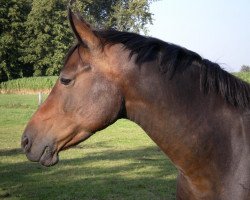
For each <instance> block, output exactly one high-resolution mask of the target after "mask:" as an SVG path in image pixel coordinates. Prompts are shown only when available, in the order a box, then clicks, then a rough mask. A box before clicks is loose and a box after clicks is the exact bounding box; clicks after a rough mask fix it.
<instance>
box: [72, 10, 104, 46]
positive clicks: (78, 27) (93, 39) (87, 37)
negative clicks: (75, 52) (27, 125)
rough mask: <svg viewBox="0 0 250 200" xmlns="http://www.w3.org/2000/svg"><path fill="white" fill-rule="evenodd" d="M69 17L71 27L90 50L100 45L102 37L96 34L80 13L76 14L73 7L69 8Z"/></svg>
mask: <svg viewBox="0 0 250 200" xmlns="http://www.w3.org/2000/svg"><path fill="white" fill-rule="evenodd" d="M68 17H69V21H70V25H71V28H72V30H73V31H74V33H75V36H76V38H77V39H78V41H80V42H82V43H83V44H84V45H85V46H86V47H87V48H89V49H90V50H94V49H96V48H98V47H99V46H100V44H101V42H100V39H99V38H98V37H97V36H96V35H95V34H94V32H93V31H92V29H91V27H90V25H89V24H88V23H87V22H85V21H84V20H83V19H82V17H81V16H80V15H79V14H74V13H73V12H72V11H71V9H69V10H68Z"/></svg>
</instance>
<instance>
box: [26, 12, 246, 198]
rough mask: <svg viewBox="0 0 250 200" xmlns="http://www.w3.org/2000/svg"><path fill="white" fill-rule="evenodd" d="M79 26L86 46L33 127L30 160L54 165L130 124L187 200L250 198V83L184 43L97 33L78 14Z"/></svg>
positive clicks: (74, 22)
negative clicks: (63, 154) (152, 146)
mask: <svg viewBox="0 0 250 200" xmlns="http://www.w3.org/2000/svg"><path fill="white" fill-rule="evenodd" d="M70 22H71V26H72V29H73V31H74V32H75V34H76V37H77V38H78V40H79V43H78V44H77V45H76V46H74V48H72V50H71V51H70V53H69V54H68V56H67V59H66V61H65V65H64V68H63V69H62V72H61V75H60V78H59V80H58V81H57V83H56V85H55V86H54V88H53V90H52V92H51V94H50V95H49V97H48V99H47V100H46V102H45V103H44V104H43V105H42V106H41V107H40V108H39V109H38V111H37V112H36V113H35V114H34V115H33V117H32V119H31V120H30V122H29V123H28V125H27V127H26V129H25V131H24V135H23V137H22V147H23V148H24V150H25V152H26V155H27V157H28V158H29V159H30V160H32V161H39V162H40V163H41V164H43V165H46V166H50V165H54V164H56V163H57V161H58V152H59V151H60V150H62V149H66V148H69V147H70V146H72V145H75V144H77V143H79V142H82V141H84V140H86V139H87V138H88V137H90V136H91V135H92V134H93V133H95V132H96V131H98V130H101V129H103V128H105V127H107V126H108V125H110V124H112V123H113V122H115V121H116V120H117V119H119V118H127V119H130V120H132V121H134V122H135V123H137V124H138V125H140V126H141V127H142V128H143V129H144V130H145V132H146V133H147V134H148V135H149V137H150V138H151V139H152V140H153V141H154V142H155V143H156V144H157V145H158V146H159V147H160V148H161V149H162V151H163V152H164V153H165V154H166V155H167V156H168V157H169V158H170V159H171V161H172V162H173V163H174V165H175V166H176V167H177V169H178V171H179V175H178V180H177V199H179V200H181V199H184V200H188V199H192V200H195V199H207V200H210V199H211V200H214V199H221V200H228V199H234V200H248V199H250V156H249V154H250V152H249V151H250V112H249V105H250V104H249V101H250V87H249V85H247V84H246V83H244V82H242V81H240V80H237V79H236V78H234V77H233V76H232V75H229V74H228V73H226V72H224V71H223V70H221V69H220V68H219V67H218V66H217V65H214V64H212V63H209V62H208V61H204V60H202V59H201V58H200V57H199V56H198V55H197V54H193V53H192V52H189V51H187V50H185V49H181V48H180V47H175V46H171V45H169V46H167V44H165V43H163V42H161V41H158V40H155V39H152V38H143V37H142V36H139V35H135V34H128V33H122V32H112V31H111V32H109V33H108V32H107V33H105V32H93V31H92V30H91V28H90V27H89V26H88V25H86V23H85V22H83V21H82V20H80V19H79V18H77V17H76V16H75V15H73V14H72V13H71V12H70ZM105 34H106V35H105ZM119 38H120V39H119ZM140 40H142V41H141V42H140ZM131 41H132V42H131ZM147 42H148V43H149V44H148V45H147V44H146V43H147ZM147 49H148V50H147ZM176 52H177V54H176ZM169 57H171V59H170V58H169ZM172 57H174V58H175V59H172ZM180 60H184V61H183V62H180ZM164 63H165V65H164ZM164 67H165V68H164ZM209 67H210V68H212V69H213V70H211V69H210V68H209ZM230 82H232V83H230ZM239 89H242V91H238V93H237V95H235V94H234V92H236V91H237V90H239ZM241 93H244V95H241Z"/></svg>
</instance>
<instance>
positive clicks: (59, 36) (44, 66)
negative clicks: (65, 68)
mask: <svg viewBox="0 0 250 200" xmlns="http://www.w3.org/2000/svg"><path fill="white" fill-rule="evenodd" d="M72 41H73V38H72V34H71V31H70V29H69V25H68V20H67V3H66V1H62V0H33V3H32V10H31V12H30V13H29V15H28V19H27V22H26V36H25V42H24V44H23V49H24V51H23V53H24V56H23V57H22V60H23V61H24V62H25V63H31V64H32V65H33V66H34V75H35V76H41V75H54V74H57V73H58V71H59V69H60V67H61V64H62V60H63V56H64V54H65V52H66V50H67V49H68V48H69V46H70V44H71V43H72Z"/></svg>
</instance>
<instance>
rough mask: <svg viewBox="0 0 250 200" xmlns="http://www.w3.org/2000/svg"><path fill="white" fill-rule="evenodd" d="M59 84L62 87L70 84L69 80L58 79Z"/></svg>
mask: <svg viewBox="0 0 250 200" xmlns="http://www.w3.org/2000/svg"><path fill="white" fill-rule="evenodd" d="M60 82H61V83H62V84H63V85H68V84H70V82H71V79H67V78H60Z"/></svg>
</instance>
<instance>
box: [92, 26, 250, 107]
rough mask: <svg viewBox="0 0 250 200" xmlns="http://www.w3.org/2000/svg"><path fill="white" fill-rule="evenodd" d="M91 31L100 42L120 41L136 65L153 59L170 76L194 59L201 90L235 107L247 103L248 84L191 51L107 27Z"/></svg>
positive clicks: (249, 98)
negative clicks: (221, 98)
mask: <svg viewBox="0 0 250 200" xmlns="http://www.w3.org/2000/svg"><path fill="white" fill-rule="evenodd" d="M95 34H96V35H97V36H99V37H100V38H102V39H104V45H106V44H111V45H114V44H118V43H122V44H123V45H124V46H125V48H127V49H129V50H130V51H131V53H130V56H132V55H134V54H136V55H137V57H136V63H137V64H138V65H141V64H143V63H144V62H148V61H155V60H157V61H158V63H159V68H160V70H161V71H162V73H169V74H170V75H169V77H170V79H172V78H173V76H174V75H175V73H180V72H183V71H185V70H186V69H188V68H189V67H190V66H191V64H192V63H193V62H196V63H198V64H199V65H200V73H201V76H200V77H201V79H200V83H201V85H200V86H201V88H202V91H204V92H205V93H209V92H210V91H214V92H216V93H218V94H220V95H221V96H222V97H223V98H224V99H225V100H226V101H227V102H228V103H230V104H232V105H233V106H235V107H240V108H249V107H250V85H249V84H248V83H246V82H244V81H242V80H240V79H239V78H236V77H234V76H233V75H231V74H230V73H228V72H226V71H225V70H223V69H222V68H221V67H220V66H219V65H218V64H216V63H213V62H210V61H209V60H206V59H203V58H202V57H201V56H200V55H198V54H197V53H195V52H192V51H190V50H187V49H185V48H182V47H179V46H177V45H174V44H170V43H166V42H163V41H161V40H159V39H156V38H152V37H145V36H142V35H139V34H136V33H128V32H120V31H115V30H107V31H95Z"/></svg>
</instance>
